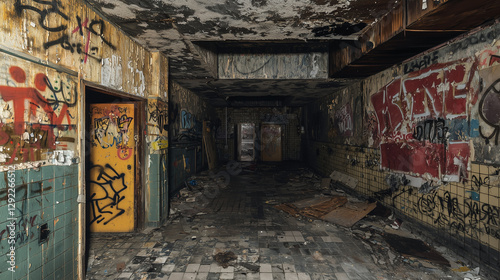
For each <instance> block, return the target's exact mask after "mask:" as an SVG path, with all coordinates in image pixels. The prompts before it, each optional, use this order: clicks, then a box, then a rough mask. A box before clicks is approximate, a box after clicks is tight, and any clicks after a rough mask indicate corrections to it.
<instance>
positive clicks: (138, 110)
mask: <svg viewBox="0 0 500 280" xmlns="http://www.w3.org/2000/svg"><path fill="white" fill-rule="evenodd" d="M80 90H81V91H80V92H81V93H82V94H80V113H81V114H80V115H79V117H80V123H79V125H80V127H79V129H80V131H79V134H80V160H81V163H80V171H79V172H80V180H79V186H78V202H79V227H78V235H79V241H78V243H79V245H78V264H79V272H80V273H79V275H80V276H81V277H79V279H85V272H86V257H87V256H86V254H87V252H86V251H85V249H86V245H87V244H86V243H87V242H86V241H87V240H86V239H87V232H88V227H87V224H86V223H87V214H88V213H87V201H86V200H87V183H86V178H87V175H88V174H87V164H88V163H87V157H88V156H89V154H90V149H87V146H86V145H87V138H88V137H90V133H87V129H88V128H89V126H87V124H88V123H87V114H88V111H87V108H88V106H89V105H90V104H87V97H88V94H87V93H88V91H89V90H92V91H95V92H99V93H102V94H105V95H107V96H110V97H115V98H117V99H121V100H120V102H129V103H133V104H134V105H135V118H136V121H135V122H134V128H135V135H137V137H138V139H137V143H136V144H137V146H136V155H137V156H136V157H135V180H134V185H135V188H134V189H135V191H134V195H135V199H134V211H135V215H134V228H135V230H134V231H137V230H139V229H141V228H142V227H144V223H145V217H144V215H145V211H144V210H145V209H144V192H145V178H146V168H145V167H146V165H145V162H146V161H145V158H144V156H145V149H146V147H144V145H145V143H146V141H145V133H144V132H145V131H146V127H145V123H146V106H147V98H145V97H142V96H135V95H131V94H128V93H126V92H122V91H119V90H116V89H111V88H108V87H105V86H102V85H99V84H96V83H93V82H89V81H85V80H83V79H81V80H80ZM103 103H104V102H103ZM107 103H109V102H107ZM135 135H134V138H135Z"/></svg>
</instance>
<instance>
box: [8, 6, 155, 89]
mask: <svg viewBox="0 0 500 280" xmlns="http://www.w3.org/2000/svg"><path fill="white" fill-rule="evenodd" d="M0 19H1V21H0V30H1V31H2V32H0V42H2V45H3V46H6V47H8V48H10V49H13V50H16V51H20V52H23V53H26V54H29V55H32V56H34V57H37V58H40V59H42V60H44V61H49V62H52V63H54V64H57V65H60V66H62V67H64V68H66V69H70V70H73V71H76V72H80V73H81V74H82V77H83V79H85V80H87V81H92V82H95V83H99V84H102V85H104V86H107V87H110V88H113V89H117V90H121V91H124V92H127V93H130V94H134V95H138V96H143V97H144V96H146V95H147V94H148V93H149V92H150V91H151V89H150V85H149V83H150V82H151V77H150V74H149V71H150V70H149V68H150V65H149V64H150V62H151V61H150V59H149V57H150V53H149V52H148V51H147V50H145V49H144V48H143V47H141V46H139V45H138V44H137V43H135V42H134V41H132V40H131V39H130V38H129V37H127V36H125V35H124V34H123V33H122V32H121V31H119V30H118V29H117V28H115V27H114V26H113V25H111V24H110V23H109V22H107V21H105V20H104V19H102V18H101V17H99V16H98V15H97V14H96V13H95V12H93V11H92V10H91V9H89V8H88V7H87V6H85V4H83V2H82V1H78V0H69V1H63V2H60V1H50V2H40V1H28V0H6V1H2V3H0Z"/></svg>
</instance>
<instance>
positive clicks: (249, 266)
mask: <svg viewBox="0 0 500 280" xmlns="http://www.w3.org/2000/svg"><path fill="white" fill-rule="evenodd" d="M238 264H239V265H241V266H243V267H244V268H246V269H248V270H250V271H254V272H259V270H260V265H255V264H251V263H247V262H240V263H238Z"/></svg>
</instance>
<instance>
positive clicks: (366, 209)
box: [321, 202, 377, 227]
mask: <svg viewBox="0 0 500 280" xmlns="http://www.w3.org/2000/svg"><path fill="white" fill-rule="evenodd" d="M375 207H377V203H376V202H373V203H368V202H348V203H346V204H345V205H344V206H343V207H339V208H337V209H335V210H333V211H331V212H329V213H328V214H326V215H324V216H323V217H321V219H322V220H325V221H328V222H330V223H334V224H337V225H340V226H344V227H352V226H353V225H354V224H355V223H356V222H358V221H359V220H361V219H362V218H363V217H364V216H366V215H368V213H370V212H371V211H372V210H373V209H375Z"/></svg>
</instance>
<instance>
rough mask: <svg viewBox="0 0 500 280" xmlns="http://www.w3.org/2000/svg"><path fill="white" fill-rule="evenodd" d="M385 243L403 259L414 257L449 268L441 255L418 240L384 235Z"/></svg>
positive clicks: (448, 264)
mask: <svg viewBox="0 0 500 280" xmlns="http://www.w3.org/2000/svg"><path fill="white" fill-rule="evenodd" d="M384 239H385V241H386V242H387V243H388V244H389V245H390V246H391V247H392V248H393V249H394V250H395V251H397V252H398V253H400V254H401V255H402V256H404V257H415V258H418V259H422V260H426V261H429V262H431V263H433V264H441V265H445V266H448V267H450V263H449V262H448V260H447V259H445V258H444V257H443V256H441V254H440V253H439V252H438V251H436V250H435V249H433V248H432V247H430V246H429V245H427V244H426V243H425V242H423V241H422V240H419V239H414V238H407V237H403V236H400V235H396V234H387V233H386V234H384Z"/></svg>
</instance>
